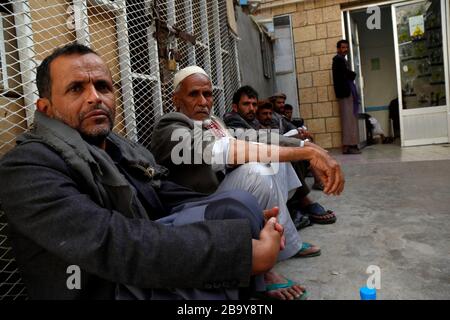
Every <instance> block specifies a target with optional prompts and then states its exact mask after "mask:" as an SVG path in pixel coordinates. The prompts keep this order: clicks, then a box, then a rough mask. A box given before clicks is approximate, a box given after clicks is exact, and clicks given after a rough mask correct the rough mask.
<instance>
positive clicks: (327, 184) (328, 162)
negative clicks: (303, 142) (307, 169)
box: [308, 145, 345, 195]
mask: <svg viewBox="0 0 450 320" xmlns="http://www.w3.org/2000/svg"><path fill="white" fill-rule="evenodd" d="M308 147H309V148H311V151H312V152H311V156H310V158H309V159H308V160H309V163H310V165H311V166H312V167H313V168H314V169H316V172H317V174H318V176H319V178H320V180H321V181H322V182H323V184H324V189H323V192H324V193H325V194H333V195H339V194H341V192H342V191H343V190H344V184H345V179H344V174H343V172H342V170H341V167H340V165H339V164H338V163H337V161H336V160H334V159H333V158H332V157H331V156H330V155H329V154H328V152H327V151H325V150H323V149H322V148H320V147H319V146H317V145H314V146H313V147H312V146H308Z"/></svg>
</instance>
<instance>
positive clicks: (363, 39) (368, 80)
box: [347, 5, 400, 144]
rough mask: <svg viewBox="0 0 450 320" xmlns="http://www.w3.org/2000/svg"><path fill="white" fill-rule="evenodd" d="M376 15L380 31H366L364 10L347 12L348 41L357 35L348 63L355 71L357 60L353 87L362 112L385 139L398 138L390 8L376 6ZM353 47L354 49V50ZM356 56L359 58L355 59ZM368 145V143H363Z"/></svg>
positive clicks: (395, 75) (398, 120) (395, 76)
mask: <svg viewBox="0 0 450 320" xmlns="http://www.w3.org/2000/svg"><path fill="white" fill-rule="evenodd" d="M380 14H381V15H380V20H379V21H380V28H379V29H378V28H375V29H369V28H368V27H367V25H366V23H367V18H368V14H367V13H366V9H365V8H364V9H358V10H353V11H350V12H349V16H347V19H349V21H348V23H347V25H350V27H351V28H352V38H355V37H356V36H357V41H355V40H352V50H351V56H350V60H354V63H353V66H354V67H355V68H357V67H358V66H357V64H358V62H357V61H359V70H357V71H356V72H357V73H358V71H359V73H360V75H359V76H360V79H359V81H358V83H357V87H358V89H359V92H360V97H361V105H362V109H363V110H362V112H363V113H365V114H369V115H370V116H372V117H373V118H375V119H376V120H377V122H378V124H379V126H380V127H381V129H382V131H383V132H384V135H385V136H392V137H397V138H399V137H400V118H399V109H398V94H397V74H396V63H395V47H394V45H395V44H394V37H393V26H392V13H391V6H390V5H385V6H380ZM355 33H356V34H355ZM355 44H356V45H357V46H358V48H355ZM358 53H359V57H357V56H356V55H357V54H358ZM366 127H367V126H366ZM366 129H368V128H366ZM369 136H370V134H369ZM370 143H371V141H370V140H368V141H367V144H370Z"/></svg>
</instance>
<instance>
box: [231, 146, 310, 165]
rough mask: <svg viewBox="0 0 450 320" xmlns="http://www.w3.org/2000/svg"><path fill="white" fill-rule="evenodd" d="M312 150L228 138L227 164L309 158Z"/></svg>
mask: <svg viewBox="0 0 450 320" xmlns="http://www.w3.org/2000/svg"><path fill="white" fill-rule="evenodd" d="M313 152H314V150H312V148H311V147H307V146H305V147H303V148H299V147H280V146H277V145H267V144H264V143H255V142H246V141H241V140H230V151H229V155H228V164H230V165H239V164H244V163H247V162H261V163H273V162H289V161H299V160H309V159H311V157H312V154H313Z"/></svg>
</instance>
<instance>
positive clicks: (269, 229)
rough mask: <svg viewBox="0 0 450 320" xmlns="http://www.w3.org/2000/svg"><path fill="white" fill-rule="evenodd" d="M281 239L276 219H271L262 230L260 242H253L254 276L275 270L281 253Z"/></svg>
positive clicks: (254, 240)
mask: <svg viewBox="0 0 450 320" xmlns="http://www.w3.org/2000/svg"><path fill="white" fill-rule="evenodd" d="M281 237H282V236H281V233H280V232H279V231H278V230H277V220H276V218H274V217H272V218H270V219H269V220H268V221H267V223H266V225H265V226H264V228H263V229H262V230H261V233H260V234H259V240H256V239H253V240H252V274H253V275H254V274H261V273H266V272H267V271H269V270H270V269H272V268H273V266H274V265H275V263H276V262H277V257H278V253H279V252H280V245H281Z"/></svg>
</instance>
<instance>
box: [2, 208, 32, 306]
mask: <svg viewBox="0 0 450 320" xmlns="http://www.w3.org/2000/svg"><path fill="white" fill-rule="evenodd" d="M6 229H7V223H6V217H5V214H4V213H3V211H2V210H0V300H24V299H27V292H26V289H25V286H24V284H23V283H22V280H21V278H20V274H19V271H18V270H17V266H16V261H15V259H14V257H13V254H12V249H11V246H10V243H9V242H8V238H7V235H6V232H7V230H6Z"/></svg>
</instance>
